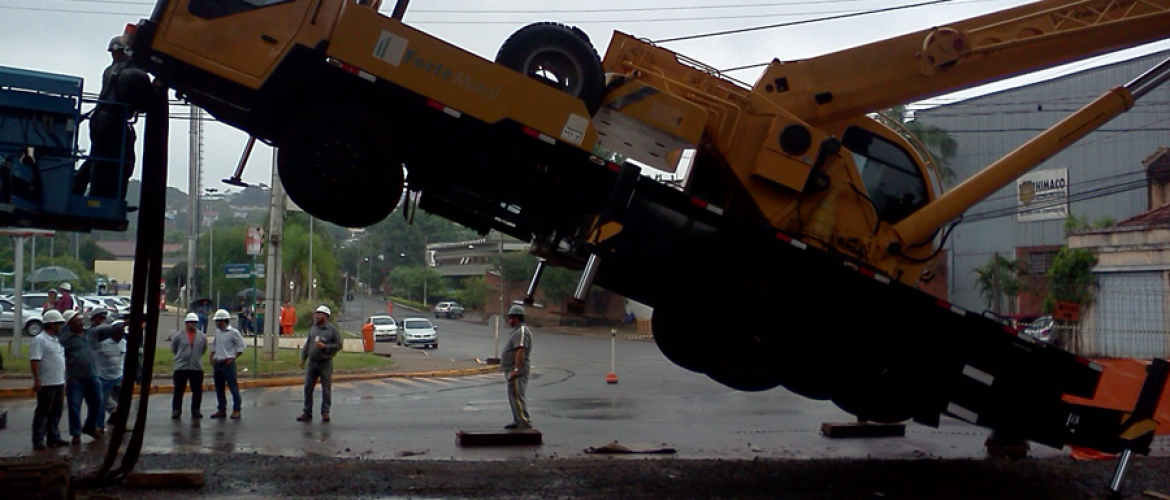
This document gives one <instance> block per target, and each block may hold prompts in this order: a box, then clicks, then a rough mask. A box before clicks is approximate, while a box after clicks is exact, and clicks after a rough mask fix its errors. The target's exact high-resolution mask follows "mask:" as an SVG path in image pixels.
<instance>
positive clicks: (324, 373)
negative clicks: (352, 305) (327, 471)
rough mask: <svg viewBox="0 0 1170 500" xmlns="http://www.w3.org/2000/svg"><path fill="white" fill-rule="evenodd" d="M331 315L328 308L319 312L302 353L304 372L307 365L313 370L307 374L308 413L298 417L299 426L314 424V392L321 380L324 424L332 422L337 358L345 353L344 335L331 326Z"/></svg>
mask: <svg viewBox="0 0 1170 500" xmlns="http://www.w3.org/2000/svg"><path fill="white" fill-rule="evenodd" d="M331 315H332V312H331V311H330V310H329V308H328V307H326V306H321V307H318V308H317V311H316V313H315V314H314V316H313V319H314V320H315V322H314V323H313V328H312V329H310V330H309V336H308V338H306V339H305V346H304V347H303V348H302V349H301V368H305V362H306V361H307V362H308V364H309V368H308V369H307V370H305V410H304V412H303V413H301V416H299V417H297V421H299V422H308V421H311V420H313V390H314V389H316V387H317V379H321V421H322V422H328V421H329V408H330V407H331V406H332V405H333V357H334V356H336V355H337V353H338V352H339V351H341V334H339V333H337V327H335V326H333V324H332V323H330V322H329V317H330V316H331Z"/></svg>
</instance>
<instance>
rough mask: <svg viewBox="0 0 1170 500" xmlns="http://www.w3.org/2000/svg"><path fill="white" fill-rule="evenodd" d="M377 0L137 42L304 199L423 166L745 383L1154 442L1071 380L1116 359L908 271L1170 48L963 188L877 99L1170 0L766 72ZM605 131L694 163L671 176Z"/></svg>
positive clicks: (1064, 6) (1069, 42) (1030, 435)
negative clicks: (452, 30)
mask: <svg viewBox="0 0 1170 500" xmlns="http://www.w3.org/2000/svg"><path fill="white" fill-rule="evenodd" d="M379 3H380V2H374V3H373V5H370V4H369V3H368V2H358V1H353V0H287V1H269V2H256V1H218V0H160V1H159V2H158V3H157V6H156V8H155V10H154V12H153V14H152V16H151V18H150V19H149V20H143V21H142V22H140V23H139V24H138V25H137V26H130V27H129V28H128V30H127V33H126V35H125V38H126V39H127V41H128V42H129V43H131V47H132V50H133V57H134V58H135V60H136V61H137V62H138V64H139V65H141V66H142V67H143V68H144V69H146V70H148V71H149V72H151V73H153V74H154V75H156V76H157V78H158V79H160V80H161V81H162V82H163V83H164V84H165V85H167V86H169V87H171V88H173V89H175V90H176V91H177V92H178V94H179V95H181V96H182V97H183V98H185V99H187V100H189V101H190V102H192V103H194V104H196V105H199V106H201V107H203V108H205V109H207V110H208V111H209V112H210V113H211V114H213V115H214V116H215V117H216V118H218V119H219V120H221V121H223V122H225V123H228V124H230V125H232V126H234V127H237V128H240V129H242V130H244V131H246V132H248V133H249V134H251V135H252V136H253V137H255V138H258V139H259V140H263V141H265V142H269V143H271V144H273V145H275V146H277V147H279V158H278V162H279V163H278V165H279V169H280V175H281V179H282V182H283V184H284V186H285V188H286V190H287V192H288V194H289V196H291V197H292V198H293V200H294V201H296V203H297V204H298V205H300V206H301V207H303V208H304V209H305V210H306V211H308V212H310V213H311V214H313V215H315V216H317V217H320V218H323V219H326V220H329V221H332V222H335V223H338V224H342V225H348V226H361V225H368V224H372V223H374V222H377V221H379V220H381V219H383V218H384V217H386V216H387V215H389V214H390V213H391V212H392V211H393V210H394V208H395V207H396V206H397V205H398V203H399V199H398V197H395V196H390V197H387V196H384V195H383V193H388V192H398V189H396V186H401V185H404V184H405V186H406V187H407V188H408V189H409V190H410V191H411V192H413V193H415V195H416V196H415V197H410V198H408V199H411V200H414V199H417V203H418V207H419V208H422V209H423V210H426V211H429V212H432V213H435V214H438V215H441V216H443V217H446V218H449V219H451V220H453V221H455V222H458V223H461V224H464V225H466V226H468V227H470V228H473V229H475V230H477V231H480V232H483V233H486V232H487V231H489V230H492V229H495V230H498V231H501V232H503V233H507V234H509V235H512V236H515V237H517V238H520V239H523V240H526V241H531V242H532V248H533V252H534V253H536V254H537V255H538V256H540V257H543V258H545V259H547V261H548V263H549V264H551V265H558V266H566V267H571V268H576V269H583V270H584V272H583V273H582V278H581V282H580V283H579V284H578V287H577V290H576V294H575V296H576V298H577V299H583V298H584V296H585V294H586V293H587V292H588V289H589V288H590V287H591V286H592V285H594V284H597V285H599V286H602V287H605V288H607V289H610V290H612V291H614V292H617V293H619V294H621V295H624V296H626V297H630V298H632V299H635V300H638V301H641V302H644V303H646V304H649V305H651V306H653V307H654V308H655V309H654V333H655V340H656V342H657V343H658V345H659V347H660V348H661V350H662V351H663V353H664V354H666V356H667V357H669V358H670V359H671V360H672V361H674V362H675V363H677V364H679V365H680V366H682V367H684V368H687V369H689V370H693V371H695V372H700V373H704V374H706V375H708V376H709V377H711V378H712V379H714V380H716V381H719V382H721V383H723V384H726V385H728V386H730V387H733V388H736V389H741V390H766V389H770V388H773V387H777V386H780V385H783V386H785V387H787V388H788V389H790V390H792V391H794V392H797V393H799V394H802V395H805V396H807V397H810V398H816V399H829V400H832V401H833V402H834V403H835V404H837V405H838V406H840V407H841V408H843V409H844V410H846V411H848V412H850V413H852V414H854V415H857V416H858V417H859V418H861V419H866V420H871V421H882V422H894V421H901V420H905V419H910V418H913V419H915V420H917V421H919V422H922V423H925V424H928V425H936V426H937V425H938V424H939V418H940V415H942V414H949V415H952V416H955V417H957V418H961V419H964V420H968V421H971V422H974V423H977V424H979V425H984V426H987V427H991V428H994V429H997V430H1001V431H1003V432H1005V433H1009V434H1011V435H1015V436H1019V437H1023V438H1027V439H1030V440H1034V441H1038V442H1041V443H1045V444H1049V445H1052V446H1062V445H1065V444H1077V445H1082V446H1088V447H1093V448H1097V449H1101V450H1106V451H1121V450H1126V449H1128V450H1135V451H1144V450H1146V449H1147V447H1148V444H1149V440H1150V439H1152V436H1153V425H1154V424H1153V421H1152V420H1151V419H1150V418H1149V417H1150V415H1140V414H1136V413H1134V414H1131V413H1129V412H1121V411H1114V410H1103V409H1098V408H1091V407H1087V406H1080V405H1074V404H1070V403H1067V402H1065V401H1064V400H1063V399H1062V398H1063V397H1064V396H1066V395H1071V396H1081V397H1092V396H1093V394H1094V392H1095V391H1096V388H1097V385H1098V382H1099V380H1100V377H1101V368H1100V367H1099V366H1097V365H1096V364H1093V363H1091V362H1089V361H1088V360H1085V359H1083V358H1079V357H1077V356H1074V355H1073V354H1071V353H1068V352H1065V351H1063V350H1060V349H1057V348H1054V347H1052V346H1049V345H1046V344H1043V343H1037V342H1035V341H1032V340H1030V339H1029V338H1027V337H1026V336H1022V335H1018V332H1016V331H1015V330H1013V329H1011V328H1005V327H1004V326H1003V325H1001V324H1000V323H998V322H995V321H992V320H990V319H987V318H984V317H983V316H981V315H978V314H970V313H968V312H967V311H964V310H963V309H961V308H958V307H953V306H952V305H950V304H947V303H945V302H940V301H938V300H936V299H934V298H932V297H931V296H929V295H927V294H925V293H923V292H921V291H919V290H917V285H918V284H919V281H920V279H922V275H921V272H922V269H923V266H924V264H925V262H926V261H927V260H929V259H930V258H931V257H932V256H933V255H934V254H935V252H936V249H937V248H938V247H939V245H940V241H939V240H940V239H941V236H940V233H942V232H943V229H944V228H945V226H947V225H948V224H949V223H951V222H952V221H955V220H956V219H957V218H958V217H959V216H960V215H961V214H962V213H963V212H964V211H965V210H966V209H968V208H969V207H971V206H972V205H974V204H975V203H977V202H978V201H979V200H981V199H983V198H985V197H987V196H988V195H989V194H991V193H993V192H995V191H996V190H997V189H999V188H1001V187H1003V186H1004V185H1006V184H1008V183H1009V182H1011V181H1012V180H1013V179H1014V178H1016V177H1018V176H1020V175H1022V174H1024V173H1025V172H1027V171H1028V170H1029V169H1031V168H1032V167H1034V166H1036V165H1038V164H1039V163H1041V162H1042V161H1044V160H1045V159H1046V158H1048V157H1050V156H1052V155H1054V154H1056V153H1057V152H1059V151H1060V150H1062V149H1063V148H1066V147H1068V146H1069V145H1070V144H1071V143H1073V142H1075V141H1076V140H1077V139H1079V138H1081V137H1083V136H1084V135H1086V134H1088V133H1090V132H1091V131H1092V130H1094V129H1095V128H1097V127H1099V126H1101V125H1102V124H1104V123H1105V122H1107V121H1108V120H1109V119H1111V118H1112V117H1114V116H1116V115H1118V114H1119V113H1122V112H1124V111H1125V110H1126V109H1128V108H1129V107H1131V106H1132V105H1133V103H1134V101H1135V99H1138V98H1140V97H1141V96H1142V95H1144V94H1146V93H1147V92H1149V91H1150V90H1151V89H1153V88H1154V87H1156V86H1157V85H1158V84H1159V83H1161V81H1162V80H1164V79H1165V78H1166V76H1167V71H1168V69H1167V66H1170V65H1167V64H1165V63H1164V64H1163V65H1161V66H1159V67H1158V68H1156V69H1154V70H1152V71H1151V72H1150V73H1148V74H1146V75H1144V76H1143V77H1141V78H1139V79H1138V80H1135V81H1134V82H1130V83H1129V84H1128V85H1125V86H1124V87H1118V88H1117V89H1114V90H1112V91H1110V92H1108V93H1107V94H1106V95H1104V96H1102V97H1101V98H1099V99H1098V100H1096V101H1094V102H1093V103H1091V104H1089V105H1088V106H1087V107H1086V108H1084V109H1083V110H1081V111H1079V112H1077V113H1075V114H1073V115H1071V116H1069V117H1068V118H1067V119H1066V120H1065V121H1063V122H1061V123H1060V124H1058V125H1056V126H1054V127H1053V129H1052V130H1049V131H1048V132H1045V133H1043V134H1041V135H1040V136H1038V137H1037V138H1035V139H1034V140H1032V141H1030V142H1029V143H1027V144H1025V145H1024V146H1022V147H1020V148H1019V149H1018V150H1016V151H1014V152H1012V153H1010V154H1009V155H1008V156H1006V157H1004V158H1003V159H1001V160H1000V161H998V162H996V163H995V164H993V165H991V166H989V167H988V168H987V169H986V170H985V171H983V172H982V173H980V174H978V175H976V176H975V177H972V178H971V179H968V180H967V181H966V182H964V183H962V184H961V185H960V186H958V187H956V188H954V189H952V190H950V191H949V192H947V193H945V194H943V193H942V192H941V189H940V188H939V182H938V176H937V173H936V171H935V170H934V168H933V167H932V166H931V165H932V164H931V162H930V161H929V159H928V158H924V157H922V156H921V155H920V153H919V152H918V151H919V150H918V149H916V148H915V147H914V146H913V145H912V144H911V143H910V142H909V140H908V139H907V134H904V133H902V132H900V131H898V130H893V129H891V128H889V127H887V126H885V125H883V124H882V123H879V122H878V121H876V120H875V119H874V118H872V117H871V114H872V113H875V112H877V111H880V110H882V109H886V108H888V107H891V106H894V105H899V104H903V103H907V102H913V101H917V100H921V99H924V98H928V97H931V96H936V95H940V94H944V93H948V92H953V91H956V90H959V89H964V88H969V87H972V86H975V85H977V84H982V83H986V82H988V81H992V80H998V79H1003V78H1006V77H1009V76H1014V75H1018V74H1022V73H1027V72H1030V71H1035V70H1038V69H1042V68H1047V67H1051V66H1054V65H1058V64H1063V63H1067V62H1071V61H1075V60H1079V59H1083V58H1086V57H1090V56H1094V55H1098V54H1102V53H1107V52H1111V51H1116V50H1120V49H1123V48H1128V47H1133V46H1136V45H1140V44H1143V43H1148V42H1151V41H1155V40H1159V39H1162V38H1166V37H1167V36H1170V0H1152V1H1108V0H1094V1H1073V2H1070V1H1067V0H1062V1H1055V0H1049V1H1040V2H1035V3H1032V4H1027V5H1024V6H1021V7H1017V8H1014V9H1010V10H1005V11H1001V12H996V13H992V14H989V15H985V16H981V17H977V18H973V19H968V20H964V21H959V22H955V23H953V24H949V25H945V26H939V27H936V28H932V29H929V30H925V31H921V32H917V33H911V34H908V35H904V36H899V37H896V38H891V39H887V40H882V41H878V42H874V43H871V44H868V45H864V46H860V47H856V48H853V49H848V50H844V51H840V52H836V53H831V54H828V55H824V56H820V57H815V58H811V59H807V60H799V61H788V62H782V61H774V62H773V63H771V64H770V65H769V66H768V67H767V69H766V70H765V71H764V73H763V76H762V77H761V78H760V79H759V81H758V82H757V83H756V84H755V85H746V84H743V83H740V82H737V81H735V80H732V79H730V78H727V77H724V76H722V75H721V74H720V73H719V72H718V71H716V70H714V69H713V68H711V67H709V66H706V65H704V64H702V63H700V62H697V61H694V60H691V59H689V58H686V57H685V56H683V55H681V54H677V53H675V52H673V51H670V50H668V49H665V48H663V47H660V46H657V45H655V44H653V43H650V42H647V41H644V40H640V39H638V38H635V37H633V36H630V35H627V34H624V33H620V32H619V33H615V34H614V36H613V39H612V40H611V42H610V45H609V48H608V50H607V51H606V53H605V58H604V60H602V59H601V58H599V57H598V55H597V52H596V51H595V50H594V48H593V46H592V45H591V42H590V40H589V39H588V37H587V36H586V35H585V34H584V33H583V32H582V31H580V30H577V29H575V28H570V27H566V26H562V25H557V24H552V23H540V24H534V25H530V26H527V27H525V28H523V29H521V30H519V31H518V32H516V33H515V34H514V35H512V36H511V37H510V38H509V39H508V40H507V41H505V42H504V44H503V45H502V47H501V48H500V50H499V53H498V54H497V56H496V61H494V62H493V61H488V60H485V59H483V58H481V57H478V56H476V55H474V54H471V53H469V52H467V51H464V50H461V49H459V48H457V47H454V46H452V45H450V44H447V43H445V42H443V41H441V40H439V39H437V38H435V37H433V36H430V35H428V34H426V33H425V32H423V31H420V30H418V29H415V28H413V27H411V26H409V25H407V24H404V23H403V22H402V21H401V19H402V17H403V13H404V11H405V8H406V3H405V2H399V3H398V4H397V5H396V7H395V9H394V14H393V15H391V16H385V15H382V14H380V13H379V12H378V7H379ZM599 147H600V149H599ZM602 150H608V151H612V152H616V153H620V154H621V155H624V156H626V157H628V158H630V159H633V160H636V161H637V162H638V163H639V164H641V165H648V166H652V167H654V168H656V169H659V170H665V171H675V170H677V169H679V166H680V163H684V162H686V163H689V174H688V175H687V176H686V179H685V181H684V182H683V184H682V185H681V186H676V185H673V184H669V183H662V182H659V181H656V180H654V179H651V178H649V177H646V176H643V175H641V172H640V168H639V167H638V166H636V165H635V163H632V162H627V163H624V164H621V165H618V164H615V163H613V162H611V161H608V160H606V159H604V158H602V157H601V156H603V155H598V154H595V151H602ZM403 167H405V168H403ZM409 209H410V206H409V203H408V204H407V205H406V207H405V208H404V211H408V210H409ZM539 273H540V270H539V269H538V271H537V275H536V276H534V279H533V282H534V283H533V285H534V286H535V284H536V282H537V281H538V280H539ZM748 300H750V301H751V302H752V303H755V304H765V305H766V307H767V308H768V309H769V312H770V314H768V315H762V316H763V317H744V318H736V319H735V320H734V322H735V325H732V326H731V327H727V326H724V327H719V326H720V325H719V324H717V322H725V321H727V320H726V319H725V317H724V316H718V317H717V316H715V315H702V314H697V313H695V312H694V311H695V310H696V309H697V308H698V307H700V306H701V307H703V308H704V309H706V310H729V309H732V307H731V305H732V304H736V303H741V302H743V301H748ZM700 301H701V303H700ZM715 332H718V333H715ZM713 345H714V346H717V347H713Z"/></svg>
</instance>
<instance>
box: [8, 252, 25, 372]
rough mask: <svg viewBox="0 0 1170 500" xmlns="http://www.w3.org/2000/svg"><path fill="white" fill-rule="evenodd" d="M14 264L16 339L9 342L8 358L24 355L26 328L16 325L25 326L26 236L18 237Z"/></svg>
mask: <svg viewBox="0 0 1170 500" xmlns="http://www.w3.org/2000/svg"><path fill="white" fill-rule="evenodd" d="M13 259H14V262H13V263H14V264H15V265H14V266H13V267H12V275H13V276H12V281H13V283H12V337H13V338H15V339H16V341H15V342H13V343H11V344H8V348H9V350H8V359H16V358H20V357H23V356H22V354H23V351H22V350H21V345H20V344H21V342H22V340H21V338H20V337H21V334H22V333H24V328H18V327H17V326H16V325H21V326H24V318H23V317H22V316H23V313H24V298H23V294H24V262H23V261H24V236H17V237H16V252H15V255H13Z"/></svg>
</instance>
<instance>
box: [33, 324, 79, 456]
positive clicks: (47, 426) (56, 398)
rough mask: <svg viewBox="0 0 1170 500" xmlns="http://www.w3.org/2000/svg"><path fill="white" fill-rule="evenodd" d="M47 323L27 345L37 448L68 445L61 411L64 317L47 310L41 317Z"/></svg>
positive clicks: (63, 385)
mask: <svg viewBox="0 0 1170 500" xmlns="http://www.w3.org/2000/svg"><path fill="white" fill-rule="evenodd" d="M41 319H42V321H41V322H42V323H43V324H44V325H45V328H44V330H42V331H41V333H40V334H39V335H37V336H36V337H33V339H32V342H30V343H29V346H28V359H29V365H30V368H31V370H32V377H33V386H32V389H33V393H34V394H36V397H37V406H36V409H35V410H33V426H32V440H33V449H34V450H43V449H45V444H46V441H45V438H46V436H47V437H48V443H47V444H48V445H49V446H68V445H69V443H68V442H67V441H65V440H64V439H61V430H60V426H61V410H62V408H64V406H65V349H64V348H63V347H62V346H61V342H60V339H59V337H60V335H61V327H62V326H63V325H64V324H65V318H64V317H62V316H61V313H60V312H57V311H56V310H54V309H50V310H48V311H45V315H44V317H42V318H41Z"/></svg>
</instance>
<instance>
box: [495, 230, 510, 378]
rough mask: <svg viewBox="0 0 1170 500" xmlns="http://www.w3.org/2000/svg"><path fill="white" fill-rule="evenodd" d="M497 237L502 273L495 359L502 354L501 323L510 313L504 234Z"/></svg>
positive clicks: (499, 264) (499, 266)
mask: <svg viewBox="0 0 1170 500" xmlns="http://www.w3.org/2000/svg"><path fill="white" fill-rule="evenodd" d="M496 236H498V237H499V238H500V246H499V247H498V249H499V251H498V254H497V255H496V257H497V260H496V266H497V267H498V268H499V273H500V314H497V315H496V340H495V344H494V347H492V357H493V358H494V357H495V356H497V355H498V353H499V352H500V323H502V322H503V321H504V314H505V313H507V312H508V311H506V310H504V307H505V306H504V302H505V301H506V299H505V297H507V295H508V294H507V287H508V285H507V282H506V281H504V233H501V232H499V231H496Z"/></svg>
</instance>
